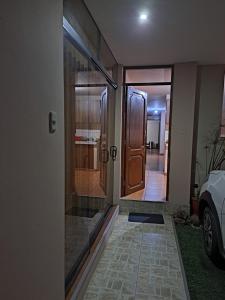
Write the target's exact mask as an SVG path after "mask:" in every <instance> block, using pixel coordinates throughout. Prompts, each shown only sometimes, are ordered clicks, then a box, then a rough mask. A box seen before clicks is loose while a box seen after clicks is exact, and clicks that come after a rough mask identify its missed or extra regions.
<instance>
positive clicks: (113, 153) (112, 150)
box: [110, 146, 117, 161]
mask: <svg viewBox="0 0 225 300" xmlns="http://www.w3.org/2000/svg"><path fill="white" fill-rule="evenodd" d="M110 156H111V157H112V160H113V161H115V160H116V156H117V147H116V146H111V147H110Z"/></svg>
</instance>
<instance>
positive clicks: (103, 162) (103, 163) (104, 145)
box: [99, 88, 109, 194]
mask: <svg viewBox="0 0 225 300" xmlns="http://www.w3.org/2000/svg"><path fill="white" fill-rule="evenodd" d="M107 115H108V101H107V88H106V89H105V90H104V91H103V92H102V94H101V112H100V120H101V135H100V146H99V148H100V153H99V156H100V185H101V187H102V189H103V191H104V193H105V194H106V191H107V162H108V159H109V152H108V136H107Z"/></svg>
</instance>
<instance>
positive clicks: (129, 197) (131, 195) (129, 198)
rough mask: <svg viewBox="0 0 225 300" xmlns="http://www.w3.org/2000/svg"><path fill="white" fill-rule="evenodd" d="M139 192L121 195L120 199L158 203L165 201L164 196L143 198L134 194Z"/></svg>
mask: <svg viewBox="0 0 225 300" xmlns="http://www.w3.org/2000/svg"><path fill="white" fill-rule="evenodd" d="M137 193H139V192H136V193H133V194H130V195H127V196H125V197H121V200H128V201H137V202H154V203H155V202H159V203H166V202H167V200H166V199H165V198H162V199H143V198H140V197H137V196H135V195H134V194H137Z"/></svg>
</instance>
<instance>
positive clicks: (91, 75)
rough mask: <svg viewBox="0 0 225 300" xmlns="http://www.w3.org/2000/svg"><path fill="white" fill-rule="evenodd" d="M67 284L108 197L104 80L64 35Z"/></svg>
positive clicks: (97, 223)
mask: <svg viewBox="0 0 225 300" xmlns="http://www.w3.org/2000/svg"><path fill="white" fill-rule="evenodd" d="M64 66H65V68H64V73H65V125H66V126H65V127H66V128H65V130H66V132H65V135H66V140H65V144H66V199H65V211H66V216H65V231H66V232H65V238H66V240H65V277H66V285H67V284H68V283H69V282H70V280H71V277H72V276H73V275H74V272H76V271H77V268H78V265H79V263H80V262H81V260H82V258H83V257H84V254H85V253H86V252H87V251H88V250H89V248H90V243H91V242H92V240H93V238H94V236H95V234H96V232H97V230H98V229H99V226H100V225H101V222H102V220H103V218H104V216H105V214H106V212H107V210H108V208H109V207H110V206H111V199H110V197H108V185H107V178H108V176H107V175H108V169H109V168H108V164H107V162H108V124H107V120H108V118H107V115H108V90H109V87H108V84H107V82H106V80H105V78H104V77H103V75H102V74H101V73H100V72H99V71H97V70H96V69H95V68H94V67H93V66H92V65H91V63H90V62H89V61H88V60H87V59H86V58H85V57H83V56H82V55H81V54H80V53H79V52H78V51H77V50H76V49H75V48H74V47H73V46H72V45H71V43H70V42H69V41H68V40H67V39H64Z"/></svg>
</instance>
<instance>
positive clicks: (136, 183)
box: [125, 87, 147, 195]
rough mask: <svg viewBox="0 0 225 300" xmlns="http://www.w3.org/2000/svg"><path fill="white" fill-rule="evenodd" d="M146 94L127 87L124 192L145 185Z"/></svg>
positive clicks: (138, 188)
mask: <svg viewBox="0 0 225 300" xmlns="http://www.w3.org/2000/svg"><path fill="white" fill-rule="evenodd" d="M146 121H147V94H146V93H145V92H142V91H139V90H136V89H134V88H132V87H128V88H127V103H126V130H125V194H126V195H128V194H131V193H134V192H136V191H139V190H141V189H143V188H144V187H145V143H146V126H147V124H146Z"/></svg>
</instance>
